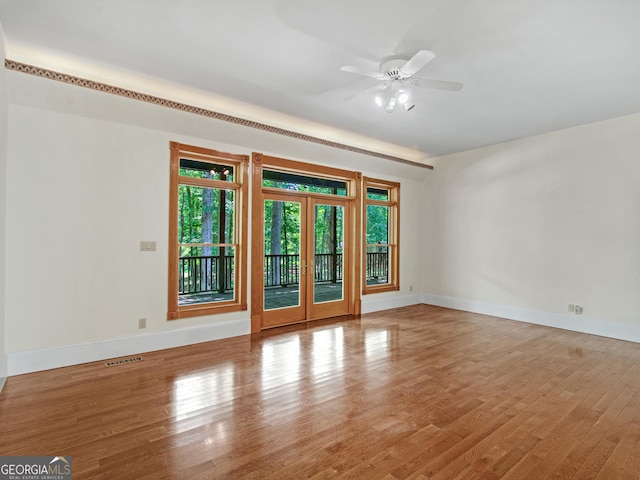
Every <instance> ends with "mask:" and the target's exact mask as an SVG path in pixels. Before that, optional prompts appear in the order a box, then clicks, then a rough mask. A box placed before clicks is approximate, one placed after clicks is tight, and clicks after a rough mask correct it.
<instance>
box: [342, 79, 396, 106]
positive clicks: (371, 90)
mask: <svg viewBox="0 0 640 480" xmlns="http://www.w3.org/2000/svg"><path fill="white" fill-rule="evenodd" d="M386 87H387V85H386V84H385V83H381V84H379V85H374V86H373V87H371V88H367V89H366V90H362V91H360V92H358V93H354V94H353V95H350V96H348V97H347V98H345V99H344V101H345V102H348V101H350V100H355V99H356V98H360V97H364V96H365V95H369V94H371V93H375V92H380V91H382V90H384V89H385V88H386Z"/></svg>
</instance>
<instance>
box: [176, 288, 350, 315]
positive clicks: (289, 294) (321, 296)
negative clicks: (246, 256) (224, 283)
mask: <svg viewBox="0 0 640 480" xmlns="http://www.w3.org/2000/svg"><path fill="white" fill-rule="evenodd" d="M299 291H300V288H299V287H298V285H292V286H289V287H268V288H265V291H264V304H265V309H266V310H270V309H273V308H282V307H289V306H292V305H298V302H299ZM232 298H233V297H232V294H231V293H223V294H220V293H211V292H207V293H196V294H191V295H180V305H190V304H193V303H203V302H220V301H223V300H231V299H232ZM341 298H342V282H336V283H328V282H327V283H317V284H315V285H314V299H315V301H316V303H319V302H327V301H330V300H338V299H341Z"/></svg>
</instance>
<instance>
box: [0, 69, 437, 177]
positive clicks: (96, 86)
mask: <svg viewBox="0 0 640 480" xmlns="http://www.w3.org/2000/svg"><path fill="white" fill-rule="evenodd" d="M4 66H5V67H6V68H7V69H8V70H14V71H17V72H22V73H27V74H29V75H35V76H37V77H43V78H49V79H51V80H56V81H59V82H63V83H69V84H71V85H76V86H79V87H84V88H89V89H91V90H97V91H99V92H105V93H109V94H112V95H119V96H121V97H127V98H132V99H134V100H139V101H142V102H147V103H152V104H154V105H160V106H163V107H167V108H173V109H175V110H180V111H183V112H188V113H193V114H195V115H201V116H203V117H208V118H213V119H216V120H222V121H224V122H229V123H233V124H235V125H242V126H244V127H250V128H255V129H258V130H263V131H265V132H269V133H274V134H276V135H283V136H285V137H291V138H295V139H297V140H304V141H306V142H311V143H317V144H319V145H324V146H326V147H332V148H338V149H340V150H347V151H350V152H355V153H362V154H364V155H369V156H372V157H377V158H382V159H384V160H391V161H393V162H399V163H404V164H407V165H412V166H414V167H420V168H427V169H430V170H433V166H431V165H427V164H424V163H419V162H414V161H411V160H407V159H405V158H401V157H394V156H392V155H385V154H383V153H378V152H374V151H371V150H366V149H364V148H359V147H353V146H351V145H346V144H344V143H338V142H332V141H330V140H326V139H323V138H319V137H314V136H312V135H306V134H303V133H298V132H293V131H291V130H287V129H284V128H279V127H274V126H272V125H267V124H264V123H260V122H254V121H253V120H247V119H244V118H240V117H236V116H233V115H228V114H226V113H220V112H216V111H213V110H207V109H205V108H200V107H195V106H193V105H187V104H185V103H180V102H175V101H173V100H167V99H165V98H161V97H156V96H153V95H147V94H146V93H140V92H136V91H134V90H127V89H126V88H120V87H115V86H113V85H108V84H105V83H100V82H95V81H93V80H87V79H85V78H80V77H74V76H73V75H67V74H66V73H60V72H56V71H53V70H47V69H45V68H41V67H36V66H33V65H28V64H25V63H20V62H16V61H15V60H10V59H6V60H5V61H4Z"/></svg>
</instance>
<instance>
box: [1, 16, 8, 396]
mask: <svg viewBox="0 0 640 480" xmlns="http://www.w3.org/2000/svg"><path fill="white" fill-rule="evenodd" d="M4 57H5V40H4V30H3V29H2V25H0V58H2V59H4ZM7 107H8V106H7V83H6V76H5V70H4V69H3V68H0V392H1V391H2V387H3V386H4V382H5V380H6V378H7V357H6V355H5V350H6V346H5V305H6V303H5V289H4V286H5V238H6V211H7V202H6V198H7V195H6V194H7V190H6V186H7Z"/></svg>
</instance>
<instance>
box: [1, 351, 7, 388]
mask: <svg viewBox="0 0 640 480" xmlns="http://www.w3.org/2000/svg"><path fill="white" fill-rule="evenodd" d="M6 381H7V356H6V355H4V354H2V355H0V393H2V389H3V388H4V384H5V382H6Z"/></svg>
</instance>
